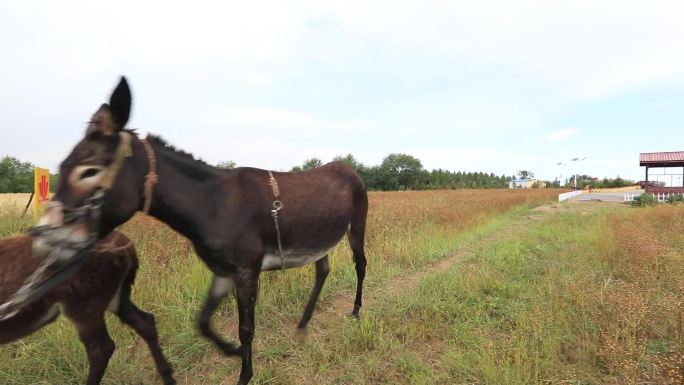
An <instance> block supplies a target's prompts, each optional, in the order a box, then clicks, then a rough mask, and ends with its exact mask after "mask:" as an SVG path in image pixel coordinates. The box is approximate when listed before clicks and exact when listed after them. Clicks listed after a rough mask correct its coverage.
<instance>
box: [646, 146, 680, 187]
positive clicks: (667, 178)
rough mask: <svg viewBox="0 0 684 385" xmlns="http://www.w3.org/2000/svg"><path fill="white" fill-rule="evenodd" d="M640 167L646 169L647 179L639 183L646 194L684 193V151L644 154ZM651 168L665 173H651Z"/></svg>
mask: <svg viewBox="0 0 684 385" xmlns="http://www.w3.org/2000/svg"><path fill="white" fill-rule="evenodd" d="M639 166H641V167H646V179H644V181H642V182H639V184H640V185H642V186H643V187H645V189H646V192H648V193H655V194H658V193H680V194H681V193H684V151H673V152H643V153H641V154H639ZM651 168H662V169H663V172H662V173H649V169H651ZM673 169H674V170H673Z"/></svg>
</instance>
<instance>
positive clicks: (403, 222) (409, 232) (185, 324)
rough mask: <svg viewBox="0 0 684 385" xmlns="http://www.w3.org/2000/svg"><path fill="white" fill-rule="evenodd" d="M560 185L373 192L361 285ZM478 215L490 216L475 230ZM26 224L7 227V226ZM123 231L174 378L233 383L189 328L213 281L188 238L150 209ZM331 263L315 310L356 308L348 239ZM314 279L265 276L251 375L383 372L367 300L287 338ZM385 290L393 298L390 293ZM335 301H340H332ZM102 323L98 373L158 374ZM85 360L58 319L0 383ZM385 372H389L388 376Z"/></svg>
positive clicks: (279, 379)
mask: <svg viewBox="0 0 684 385" xmlns="http://www.w3.org/2000/svg"><path fill="white" fill-rule="evenodd" d="M557 194H558V191H554V190H532V191H511V190H455V191H425V192H396V193H372V194H370V212H369V218H368V236H367V255H368V258H369V268H368V275H367V278H366V282H367V286H366V287H367V290H368V291H374V290H380V289H382V288H383V287H385V286H386V285H388V284H389V283H390V282H391V281H392V280H393V279H397V277H401V276H403V275H407V274H411V273H412V272H415V271H418V270H420V269H422V268H423V267H425V266H426V265H428V264H430V263H432V262H434V261H437V260H440V259H442V258H444V257H446V256H448V255H449V254H450V253H452V252H453V250H455V249H456V248H458V247H460V246H461V245H462V244H463V242H465V241H466V240H468V237H471V236H475V235H473V234H478V231H479V232H481V231H485V230H488V231H494V230H495V229H496V226H497V225H496V223H499V222H496V220H495V221H494V222H491V221H492V220H493V219H494V218H497V217H500V216H501V215H502V214H503V213H506V212H510V210H511V209H512V208H514V207H519V206H527V207H530V206H536V205H539V204H543V203H547V202H550V201H553V200H555V198H556V196H557ZM3 215H4V217H1V218H0V224H2V223H14V222H16V216H15V214H10V213H5V214H3ZM0 216H2V215H0ZM501 218H503V217H501ZM485 223H495V225H487V226H489V227H480V230H478V231H473V229H475V228H477V226H479V225H483V224H485ZM24 227H25V226H23V227H22V226H19V227H17V226H6V227H5V231H4V232H3V233H2V235H10V234H12V233H14V232H16V231H18V230H17V229H21V228H24ZM483 229H484V230H483ZM123 230H124V232H126V233H127V234H128V235H129V236H131V238H132V239H133V240H134V241H135V244H136V247H137V248H138V251H139V255H140V259H141V269H140V272H139V275H138V279H137V282H136V286H135V290H134V293H133V297H134V300H135V301H136V302H137V303H139V304H140V305H141V307H142V308H144V309H146V310H148V311H152V312H154V313H155V315H156V316H157V320H158V323H159V327H160V335H161V338H162V344H163V346H164V348H165V351H166V353H167V355H168V356H169V358H170V360H171V361H172V363H173V364H174V366H175V367H176V368H177V378H178V379H179V382H180V383H182V384H219V383H220V384H223V383H225V384H230V383H233V381H234V378H235V374H236V372H237V369H238V367H239V366H238V362H237V361H236V360H232V359H226V358H224V357H221V356H220V355H219V354H218V353H217V352H216V350H215V349H214V348H213V347H212V346H210V345H209V344H208V343H207V342H205V341H204V340H202V339H201V338H199V337H197V333H196V331H195V326H194V322H195V317H196V314H197V311H198V309H199V307H200V306H201V302H202V300H203V299H204V296H205V291H206V290H207V288H208V285H209V279H210V274H209V273H208V271H207V269H206V267H205V266H204V265H203V264H202V262H201V261H199V259H198V258H197V257H196V256H195V255H194V252H193V251H192V249H191V248H190V246H189V244H188V242H187V241H186V240H185V239H184V238H183V237H181V236H180V235H178V234H176V233H175V232H173V231H171V230H170V229H168V228H167V227H166V226H164V225H162V224H160V223H159V222H157V221H155V220H153V219H150V218H147V217H144V216H136V217H135V218H134V219H133V220H132V221H131V222H130V223H128V224H127V225H125V226H124V227H123ZM331 269H332V272H331V274H330V276H329V278H328V281H327V283H326V286H325V288H324V291H323V294H322V298H321V301H320V303H321V308H322V310H321V311H319V313H320V314H322V313H323V312H325V311H331V310H332V311H333V312H334V313H335V314H338V313H340V312H341V313H346V312H347V311H349V310H351V306H352V303H351V300H350V301H349V303H346V302H344V301H342V302H340V301H339V299H340V298H342V299H344V298H347V297H348V296H349V295H350V294H351V293H352V292H353V290H354V285H355V280H356V277H355V272H354V268H353V264H352V262H351V254H350V252H349V250H348V247H347V245H346V242H343V243H342V244H341V245H340V246H339V247H337V248H336V249H335V250H334V251H333V252H332V253H331ZM312 281H313V271H312V269H311V267H307V268H304V269H296V270H290V271H287V272H285V273H281V272H275V273H266V274H263V275H262V279H261V292H260V300H259V304H258V308H257V334H256V338H255V344H256V346H255V350H256V356H255V362H256V364H255V365H256V377H255V379H254V381H253V383H254V384H265V383H269V384H301V383H316V384H319V383H320V384H334V383H357V384H364V383H369V381H370V382H383V381H384V380H381V379H378V380H377V381H376V380H373V378H376V379H377V378H378V377H376V375H378V373H379V372H377V370H376V365H381V362H382V361H379V359H380V358H381V357H379V356H378V355H377V353H378V352H380V350H378V349H382V346H385V344H393V343H394V342H393V341H394V340H393V339H392V338H386V337H385V336H384V335H383V333H381V332H380V331H381V330H384V331H385V332H390V333H391V332H392V331H391V330H389V329H387V326H386V323H385V321H382V320H381V319H378V318H377V313H374V312H373V311H372V309H365V310H364V311H365V313H364V314H366V316H365V317H364V319H363V321H362V322H361V323H357V322H354V321H352V320H349V319H347V318H346V317H343V316H335V317H333V318H332V319H331V322H323V320H321V322H320V323H317V318H316V316H314V319H313V320H312V323H311V328H312V332H313V334H314V335H315V336H316V338H315V339H314V340H313V341H310V343H309V344H307V345H303V346H301V345H296V344H295V343H294V342H293V340H292V338H291V335H292V331H293V330H294V325H295V323H296V321H297V320H298V318H299V317H300V316H301V311H302V310H303V306H304V303H305V302H306V299H307V298H308V295H309V291H310V289H311V284H312ZM386 295H388V296H389V298H391V297H392V293H387V294H386ZM340 303H342V304H343V306H344V309H331V308H332V307H334V306H338V305H339V304H340ZM233 307H234V304H233V303H232V301H231V302H230V303H228V304H227V306H224V307H222V308H221V310H220V311H219V314H218V315H217V317H216V324H217V327H218V328H219V329H220V330H221V331H222V333H223V334H224V335H226V336H227V337H229V338H231V339H234V338H235V336H236V335H237V333H236V325H235V320H234V317H233V312H232V309H233ZM394 315H396V313H389V314H388V316H394ZM108 325H109V326H110V329H111V334H112V336H113V339H114V340H115V341H116V343H117V346H118V350H117V352H116V353H115V355H114V357H113V359H112V362H111V363H110V367H109V370H108V374H107V376H106V379H105V382H104V383H105V384H131V383H136V384H137V383H156V378H155V374H154V370H153V367H152V363H151V360H150V358H149V355H148V353H147V351H146V349H145V348H144V345H143V344H141V343H140V341H139V340H138V339H137V338H136V337H134V335H133V334H132V333H131V332H130V331H129V330H128V329H126V328H124V327H121V326H120V325H119V324H118V322H116V321H112V320H110V321H109V322H108ZM387 346H390V345H387ZM364 357H365V358H366V359H367V360H368V362H367V363H365V364H363V365H362V366H363V367H362V370H357V371H354V370H353V369H352V368H350V367H348V365H350V364H351V363H352V362H356V361H358V360H362V361H364ZM85 363H86V358H85V355H84V352H83V349H82V347H81V346H80V344H79V343H78V341H77V339H76V337H75V334H74V332H73V330H71V326H70V325H69V324H68V323H66V322H64V321H60V322H58V323H56V324H54V325H51V326H50V327H48V328H46V329H44V330H42V331H40V332H38V333H36V334H35V335H34V336H32V337H30V338H27V339H25V340H23V341H21V342H20V343H16V344H11V345H7V346H4V347H2V349H0V383H3V384H27V383H31V384H41V383H43V384H44V383H60V384H75V383H79V382H81V381H82V379H83V378H84V374H85V373H84V367H85ZM374 373H375V374H374ZM391 378H393V376H389V377H388V380H387V381H390V382H391V381H393V380H391ZM46 381H48V382H46Z"/></svg>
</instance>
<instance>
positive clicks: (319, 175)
mask: <svg viewBox="0 0 684 385" xmlns="http://www.w3.org/2000/svg"><path fill="white" fill-rule="evenodd" d="M130 103H131V96H130V90H129V89H128V85H127V83H126V81H125V79H122V81H121V83H120V84H119V86H118V87H117V88H116V89H115V90H114V93H113V94H112V97H111V101H110V104H109V105H104V106H103V107H101V108H100V110H99V111H98V112H97V113H96V116H97V115H98V114H100V113H101V112H102V111H103V109H104V110H106V111H110V112H111V115H112V117H113V121H115V122H117V125H116V126H115V130H114V132H112V130H111V127H110V126H108V125H102V126H101V127H99V126H98V123H97V119H94V122H93V123H92V124H91V126H90V127H89V128H88V131H87V134H86V137H85V138H84V139H83V140H81V141H80V142H79V143H78V144H77V145H76V147H75V148H74V149H73V150H72V152H71V153H70V154H69V156H68V157H67V158H66V159H65V160H64V162H62V165H61V167H60V173H61V175H62V176H63V177H62V178H61V179H60V181H61V182H60V185H59V187H58V189H57V192H56V194H55V197H54V200H56V201H58V202H61V203H62V204H63V205H62V206H60V207H61V208H62V210H64V211H69V210H73V209H75V208H77V207H79V206H81V205H83V203H84V200H85V199H86V198H87V197H88V196H89V195H92V194H93V193H94V191H95V187H96V185H97V184H96V183H95V181H96V180H97V178H98V176H92V175H91V174H86V173H83V172H81V171H80V170H82V169H83V168H86V167H91V166H93V165H95V166H98V167H106V166H107V165H109V164H111V163H112V156H113V154H114V152H115V149H116V148H117V145H118V143H120V140H121V139H120V135H122V134H121V132H122V131H123V127H124V125H125V124H126V120H127V118H128V114H129V110H130ZM123 132H124V134H123V135H126V133H128V134H130V135H134V133H132V132H130V131H123ZM148 141H149V143H150V145H151V147H152V148H153V151H154V157H155V158H156V169H157V174H158V177H159V178H158V179H159V183H158V184H157V185H156V186H155V189H154V194H153V196H152V197H151V199H152V205H151V209H150V212H149V213H150V215H152V216H154V217H156V218H158V219H160V220H161V221H163V222H165V223H166V224H168V225H169V226H171V227H172V228H173V229H175V230H176V231H178V232H179V233H181V234H183V235H185V236H186V237H188V238H189V239H190V240H191V241H192V242H193V245H194V246H195V250H196V251H197V254H198V255H199V257H200V258H201V259H202V260H203V261H204V262H205V263H206V264H207V266H208V267H209V268H210V269H211V271H212V272H213V273H214V280H213V282H212V286H211V288H210V290H209V294H208V296H207V300H206V302H205V305H204V308H203V309H202V311H201V313H200V315H199V320H198V326H199V329H200V332H201V333H202V335H203V336H205V337H207V338H209V339H210V340H211V341H213V342H214V343H215V344H216V346H217V347H219V348H220V349H221V350H222V351H223V352H224V353H225V354H227V355H238V356H240V357H241V358H242V368H241V372H240V379H239V381H238V384H239V385H245V384H247V383H248V382H249V381H250V379H251V378H252V375H253V371H252V340H253V337H254V308H255V304H256V299H257V292H258V281H259V275H260V274H261V271H262V270H275V269H279V268H280V263H279V258H278V247H277V234H276V230H275V226H274V223H273V218H272V217H271V209H272V208H273V206H272V204H273V200H274V196H273V190H272V188H271V186H270V185H269V173H268V171H266V170H260V169H256V168H247V167H242V168H238V169H235V170H229V171H224V170H219V169H216V168H214V167H211V166H209V165H207V164H205V163H203V162H201V161H198V160H196V159H194V158H193V157H192V156H191V155H189V154H186V153H183V152H181V151H178V150H176V149H175V148H173V147H171V146H169V145H167V144H166V143H165V142H164V141H163V140H161V139H159V138H158V137H150V138H148ZM132 150H133V155H132V157H130V158H127V159H126V160H125V161H124V163H123V167H122V168H121V170H120V171H119V174H118V176H117V179H116V182H115V183H114V184H113V186H112V187H111V189H109V190H108V191H107V193H106V194H107V195H106V198H105V200H104V204H103V206H102V221H101V226H100V234H101V235H106V234H108V233H109V232H110V231H111V230H112V229H114V228H116V226H118V225H120V224H122V223H123V222H125V221H127V220H128V219H130V218H131V217H132V216H133V214H135V212H136V211H138V210H141V209H142V206H143V184H144V181H145V175H146V173H147V172H148V170H149V169H150V167H149V163H148V155H150V154H147V152H146V150H145V147H144V145H143V143H142V142H141V140H140V139H138V138H137V137H134V138H133V139H132ZM98 154H99V155H98ZM273 174H274V176H275V178H276V179H277V181H278V185H279V187H280V193H281V196H280V200H281V201H282V202H283V204H284V207H283V209H282V210H281V211H280V212H279V224H280V228H281V229H282V244H283V249H284V250H286V252H288V253H289V254H288V255H287V256H286V258H285V262H286V267H295V266H301V265H303V264H305V263H315V267H316V276H315V283H314V287H313V290H312V293H311V297H310V299H309V302H308V303H307V305H306V307H305V310H304V314H303V316H302V318H301V320H300V322H299V325H298V328H299V331H305V330H306V325H307V323H308V322H309V320H310V318H311V315H312V313H313V310H314V307H315V305H316V301H317V299H318V296H319V294H320V291H321V289H322V287H323V284H324V282H325V279H326V276H327V275H328V270H329V266H328V256H327V254H326V253H327V250H329V249H330V248H332V247H333V246H335V245H336V244H337V243H338V242H339V241H340V240H341V239H342V238H343V237H344V235H345V233H347V234H348V237H349V242H350V246H351V249H352V252H353V258H354V262H355V265H356V273H357V288H356V298H355V301H354V307H353V310H352V315H354V316H358V314H359V309H360V308H361V304H362V303H361V298H362V288H363V280H364V277H365V273H366V256H365V252H364V236H365V231H366V214H367V211H368V197H367V194H366V189H365V186H364V185H363V182H362V181H361V178H360V177H359V175H358V174H357V173H356V171H355V170H354V169H353V168H351V167H350V166H348V165H347V164H344V163H342V162H333V163H330V164H327V165H325V166H322V167H319V168H317V169H314V170H311V171H307V172H301V173H280V172H275V173H273ZM100 175H101V174H100ZM79 181H82V182H79ZM83 185H88V186H91V188H90V190H87V189H85V188H82V186H83ZM314 261H315V262H314ZM288 263H289V264H290V265H289V266H288V265H287V264H288ZM233 285H234V286H233ZM233 289H234V293H235V296H236V298H237V303H238V313H239V322H240V327H239V338H240V346H236V345H234V344H232V343H230V342H227V341H224V340H223V339H222V338H220V337H219V336H218V335H217V334H216V333H215V332H214V331H213V330H212V328H211V326H210V320H211V316H212V314H213V313H214V311H215V310H216V308H217V307H218V305H219V304H220V303H221V301H222V300H223V299H224V298H225V297H226V296H227V295H229V294H231V293H233Z"/></svg>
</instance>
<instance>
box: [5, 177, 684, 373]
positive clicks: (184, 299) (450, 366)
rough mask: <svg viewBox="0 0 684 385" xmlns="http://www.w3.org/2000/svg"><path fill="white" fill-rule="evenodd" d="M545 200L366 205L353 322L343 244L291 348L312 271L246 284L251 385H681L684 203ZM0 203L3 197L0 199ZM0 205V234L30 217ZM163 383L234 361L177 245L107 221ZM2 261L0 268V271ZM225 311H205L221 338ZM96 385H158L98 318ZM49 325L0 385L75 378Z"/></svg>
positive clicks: (153, 227) (80, 354) (231, 367)
mask: <svg viewBox="0 0 684 385" xmlns="http://www.w3.org/2000/svg"><path fill="white" fill-rule="evenodd" d="M559 192H560V191H558V190H532V191H514V190H453V191H425V192H388V193H371V194H370V212H369V217H368V233H367V238H366V239H367V242H366V254H367V257H368V274H367V276H366V290H365V295H364V307H363V308H362V310H361V319H360V320H358V321H357V320H355V319H352V318H350V317H348V316H347V314H349V312H350V311H351V309H352V300H353V291H354V287H355V284H356V274H355V271H354V266H353V262H352V258H351V252H350V250H349V248H348V246H347V244H346V241H343V242H342V243H341V244H340V245H339V246H338V247H337V248H335V249H334V251H333V252H332V254H331V255H330V257H331V260H330V264H331V273H330V275H329V276H328V280H327V281H326V285H325V287H324V289H323V293H322V295H321V299H320V301H319V306H318V308H317V310H316V312H315V313H314V316H313V319H312V320H311V322H310V324H309V335H308V337H307V339H306V341H304V342H298V341H297V340H296V339H295V338H294V330H295V325H296V322H297V321H298V320H299V317H300V316H301V313H302V311H303V309H304V305H305V303H306V300H307V299H308V296H309V293H310V290H311V287H312V285H313V266H307V267H306V268H301V269H294V270H287V271H285V272H280V271H278V272H268V273H264V274H262V276H261V286H260V293H259V296H260V297H259V301H258V304H257V315H256V334H255V339H254V347H255V356H254V368H255V377H254V379H253V380H252V382H251V383H252V384H292V385H294V384H359V385H360V384H426V385H427V384H445V385H446V384H578V385H579V384H583V385H584V384H634V385H636V384H681V383H682V381H684V312H683V310H684V307H683V303H684V302H683V301H684V231H682V230H683V229H684V205H660V206H658V207H653V208H631V207H629V206H627V205H622V204H598V203H584V204H567V203H564V204H558V203H555V201H556V198H557V194H558V193H559ZM0 202H2V198H0ZM20 211H21V210H20V209H18V208H17V207H13V206H12V205H9V204H6V205H2V203H0V236H3V237H4V236H10V235H13V234H17V233H19V232H21V231H23V230H24V229H25V228H26V227H27V226H29V225H30V224H31V223H30V222H31V220H32V219H31V218H25V219H20V218H19V213H20ZM123 231H124V232H125V233H126V234H127V235H129V236H130V237H131V238H132V239H133V240H134V242H135V245H136V247H137V249H138V253H139V258H140V262H141V267H140V270H139V273H138V279H137V281H136V285H135V288H134V291H133V299H134V301H135V302H136V303H138V304H139V305H140V307H142V308H143V309H144V310H146V311H150V312H152V313H154V314H155V316H156V318H157V323H158V327H159V332H160V339H161V343H162V347H163V348H164V350H165V353H166V355H167V357H168V358H169V360H170V361H171V362H172V364H173V366H174V368H175V373H176V374H175V375H176V378H177V380H178V382H179V384H207V385H209V384H212V385H213V384H226V385H227V384H230V385H232V384H234V383H235V382H236V380H237V374H238V371H239V360H238V359H236V358H226V357H223V356H222V355H220V354H219V353H218V351H217V350H216V349H215V348H214V347H213V346H211V345H210V344H209V343H208V342H206V341H205V340H204V339H202V338H201V337H199V336H198V333H197V332H196V329H195V318H196V315H197V313H198V310H199V308H200V306H201V304H202V301H203V299H204V297H205V293H206V291H207V289H208V287H209V282H210V274H209V272H208V270H207V268H206V267H205V266H204V265H203V264H202V262H201V261H200V260H199V258H198V257H197V256H196V255H195V254H194V251H193V250H192V248H191V247H190V245H189V244H188V242H187V241H186V240H185V239H184V238H183V237H181V236H179V235H178V234H176V233H175V232H173V231H172V230H170V229H168V228H167V227H166V226H165V225H163V224H161V223H159V222H157V221H156V220H154V219H152V218H149V217H145V216H142V215H138V216H136V217H135V218H134V219H133V220H132V221H130V222H129V223H127V224H126V225H124V226H123ZM0 268H1V267H0ZM234 305H235V304H234V301H233V300H229V301H227V302H226V304H225V305H224V306H222V308H221V309H220V311H219V312H218V313H217V315H216V316H215V318H214V325H215V327H216V329H217V330H219V331H220V332H221V334H222V335H223V336H225V337H228V338H229V339H231V340H237V317H236V314H235V312H234V307H235V306H234ZM107 323H108V327H109V329H110V334H111V336H112V339H113V340H114V341H115V343H116V345H117V350H116V352H115V353H114V356H113V357H112V360H111V362H110V365H109V368H108V370H107V373H106V375H105V379H104V382H103V383H105V384H143V383H144V384H157V383H160V382H159V380H158V379H157V378H156V374H155V371H154V366H153V362H152V359H151V357H150V355H149V354H148V351H147V349H146V346H145V344H144V342H143V341H142V340H141V339H140V338H139V337H136V336H135V335H134V333H133V332H132V330H130V329H128V328H127V327H124V326H122V325H120V323H119V322H118V320H117V319H115V318H114V317H111V316H108V320H107ZM86 367H87V359H86V355H85V351H84V349H83V347H82V345H81V344H80V342H79V341H78V338H77V337H76V334H75V332H74V330H73V328H72V326H71V325H70V324H69V323H68V322H67V321H65V320H63V319H60V320H59V321H58V322H56V323H54V324H52V325H50V326H48V327H46V328H44V329H42V330H41V331H39V332H37V333H35V334H34V335H32V336H31V337H29V338H26V339H23V340H21V341H18V342H16V343H13V344H9V345H4V346H0V384H79V383H83V381H84V379H85V375H86Z"/></svg>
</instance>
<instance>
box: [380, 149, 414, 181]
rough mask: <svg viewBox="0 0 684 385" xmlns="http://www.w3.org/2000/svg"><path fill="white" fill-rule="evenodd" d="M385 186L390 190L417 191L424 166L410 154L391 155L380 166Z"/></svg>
mask: <svg viewBox="0 0 684 385" xmlns="http://www.w3.org/2000/svg"><path fill="white" fill-rule="evenodd" d="M380 169H381V171H382V172H383V176H384V178H386V179H385V181H384V182H385V184H386V186H387V187H390V189H397V188H399V189H415V188H417V187H418V185H417V182H418V179H419V177H420V175H421V172H422V171H423V164H422V163H421V162H420V160H419V159H418V158H415V157H413V156H411V155H408V154H399V153H394V154H389V155H387V156H386V157H385V159H383V161H382V164H380Z"/></svg>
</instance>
